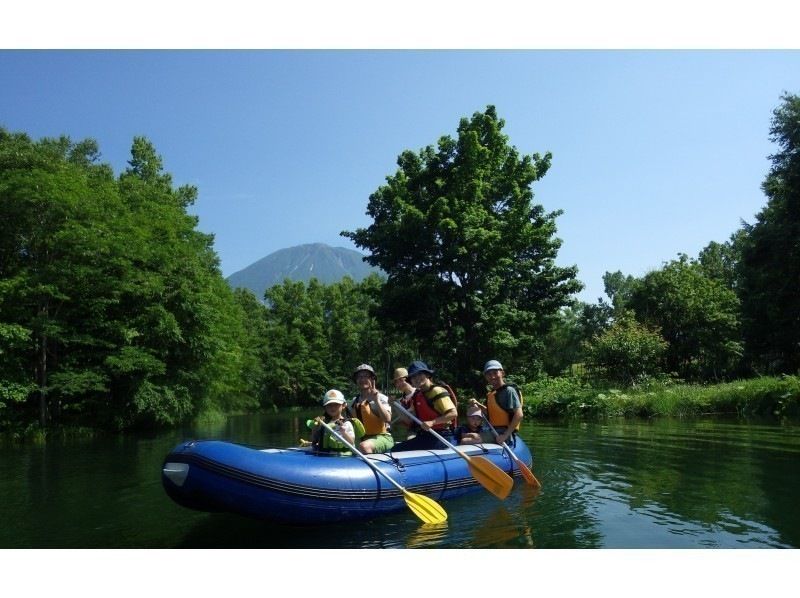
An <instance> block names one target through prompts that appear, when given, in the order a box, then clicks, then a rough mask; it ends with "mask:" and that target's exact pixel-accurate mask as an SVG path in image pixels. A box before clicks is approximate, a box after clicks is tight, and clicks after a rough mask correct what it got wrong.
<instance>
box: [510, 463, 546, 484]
mask: <svg viewBox="0 0 800 598" xmlns="http://www.w3.org/2000/svg"><path fill="white" fill-rule="evenodd" d="M515 461H516V463H517V466H518V467H519V470H520V472H521V473H522V477H523V478H525V481H526V482H528V484H530V485H531V486H536V487H537V488H541V487H542V484H541V482H539V480H537V479H536V476H535V475H533V472H532V471H531V470H530V469H528V466H527V465H525V464H524V463H523V462H522V461H521V460H520V459H515Z"/></svg>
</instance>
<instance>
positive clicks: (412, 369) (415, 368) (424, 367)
mask: <svg viewBox="0 0 800 598" xmlns="http://www.w3.org/2000/svg"><path fill="white" fill-rule="evenodd" d="M420 372H427V373H428V374H430V375H431V376H433V370H432V369H431V368H429V367H428V364H426V363H425V362H424V361H412V362H411V365H410V366H408V377H409V378H410V377H411V376H413V375H414V374H419V373H420Z"/></svg>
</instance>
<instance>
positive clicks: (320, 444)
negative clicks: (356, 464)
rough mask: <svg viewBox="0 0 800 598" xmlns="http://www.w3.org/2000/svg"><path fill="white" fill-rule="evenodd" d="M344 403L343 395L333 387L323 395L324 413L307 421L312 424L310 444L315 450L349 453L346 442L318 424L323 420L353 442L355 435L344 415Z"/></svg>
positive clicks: (345, 402)
mask: <svg viewBox="0 0 800 598" xmlns="http://www.w3.org/2000/svg"><path fill="white" fill-rule="evenodd" d="M346 404H347V401H345V400H344V395H343V394H342V393H341V392H340V391H338V390H336V389H335V388H332V389H331V390H329V391H328V392H326V393H325V394H324V395H323V397H322V406H323V407H324V409H325V414H324V415H323V416H321V417H316V418H314V419H313V420H309V421H308V424H310V426H313V427H312V433H311V446H312V448H313V449H314V450H315V451H321V452H328V453H341V454H342V455H350V454H351V451H350V449H348V448H347V445H346V444H344V443H343V442H342V441H341V440H339V439H338V438H336V437H335V436H334V435H333V434H331V433H330V432H328V430H326V429H325V426H322V425H320V422H321V421H324V422H325V423H326V424H329V425H330V426H331V427H332V428H333V429H334V430H336V432H338V433H339V434H340V435H341V436H342V437H343V438H346V439H347V441H348V442H349V443H350V444H355V441H356V435H355V431H354V429H353V424H352V422H350V420H348V419H346V418H345V417H344V408H345V405H346Z"/></svg>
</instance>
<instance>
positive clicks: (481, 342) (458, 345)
mask: <svg viewBox="0 0 800 598" xmlns="http://www.w3.org/2000/svg"><path fill="white" fill-rule="evenodd" d="M503 126H504V121H503V120H501V119H499V118H498V117H497V114H496V111H495V109H494V107H492V106H489V107H488V108H487V109H486V111H485V112H483V113H475V114H474V115H473V116H472V118H470V119H466V118H464V119H462V120H461V122H460V124H459V126H458V137H457V138H456V139H453V138H452V137H450V136H444V137H442V138H440V139H439V142H438V144H437V147H436V148H434V147H432V146H428V147H426V148H424V149H422V150H421V151H420V152H419V153H414V152H411V151H406V152H403V153H402V154H401V155H400V156H399V158H398V161H397V163H398V166H399V169H398V170H397V172H396V173H395V174H394V175H391V176H389V177H387V184H386V185H383V186H381V187H379V188H378V190H377V191H375V192H374V193H373V194H372V195H371V196H370V198H369V203H368V206H367V214H368V215H369V216H370V217H371V218H372V219H373V223H372V224H371V225H370V226H369V227H367V228H363V229H358V230H356V231H354V232H344V233H342V234H343V235H345V236H347V237H349V238H350V239H352V240H353V241H354V242H355V243H356V245H358V246H359V247H362V248H364V249H367V250H368V251H369V254H370V255H369V257H368V258H367V260H368V261H369V262H370V263H371V264H372V265H375V266H379V267H380V268H381V269H382V270H383V271H384V272H386V273H387V275H388V280H387V282H386V284H385V286H384V288H383V293H382V297H381V311H380V316H381V319H382V320H384V321H386V322H387V323H390V324H393V329H394V330H399V329H402V328H411V329H412V330H413V331H414V335H415V336H416V337H417V338H418V339H419V340H420V342H421V345H422V347H423V353H424V354H425V355H426V356H427V358H428V359H429V360H430V361H431V362H432V363H433V364H434V365H436V366H441V367H442V369H444V370H446V371H447V373H448V374H450V375H451V377H452V379H454V380H456V381H457V382H459V383H462V384H466V383H468V382H472V381H475V380H478V381H480V377H479V376H478V374H479V372H480V370H479V368H480V364H481V363H482V360H485V359H488V358H490V357H493V358H497V359H500V360H502V362H503V363H504V364H505V365H506V367H507V368H509V370H510V371H514V372H517V374H518V375H520V376H524V375H528V376H535V375H537V374H538V373H539V372H540V371H541V366H542V361H543V355H544V353H545V351H546V347H544V345H543V342H542V339H543V336H544V335H545V333H546V332H547V330H548V329H549V327H550V325H551V321H552V319H553V318H554V317H555V316H556V314H557V312H558V310H559V308H561V307H562V306H565V305H567V304H568V303H569V301H570V296H571V295H572V294H573V293H575V292H577V291H578V290H580V288H581V286H582V285H581V283H580V282H578V281H577V280H576V278H575V276H576V268H575V267H570V268H562V267H558V266H556V264H555V258H556V255H557V252H558V248H559V247H560V245H561V241H560V240H559V239H557V238H556V237H555V233H556V226H555V219H556V217H557V216H558V215H559V214H560V212H558V211H556V212H551V213H546V212H545V211H544V208H543V207H542V206H541V205H536V204H534V203H533V201H532V200H533V193H532V191H531V185H532V184H533V183H534V182H535V181H538V180H539V179H541V178H542V177H543V176H544V175H545V173H546V172H547V170H548V168H549V167H550V158H551V156H550V154H545V155H544V156H540V155H539V154H534V155H532V156H526V155H520V154H519V152H518V151H517V150H516V148H514V147H513V146H511V145H509V143H508V138H507V137H506V135H504V134H503V133H502V128H503Z"/></svg>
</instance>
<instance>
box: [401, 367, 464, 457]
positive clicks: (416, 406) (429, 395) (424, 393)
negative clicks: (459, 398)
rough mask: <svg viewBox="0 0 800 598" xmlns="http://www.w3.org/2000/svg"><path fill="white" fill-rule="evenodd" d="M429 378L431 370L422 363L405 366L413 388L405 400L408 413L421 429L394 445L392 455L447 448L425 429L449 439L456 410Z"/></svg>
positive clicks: (445, 394)
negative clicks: (411, 413) (400, 452)
mask: <svg viewBox="0 0 800 598" xmlns="http://www.w3.org/2000/svg"><path fill="white" fill-rule="evenodd" d="M432 376H433V370H432V369H430V368H429V367H428V366H427V365H426V364H425V362H423V361H414V362H412V363H411V365H410V366H408V380H409V382H410V383H411V385H412V386H413V387H414V388H415V390H414V392H413V394H412V395H411V396H410V397H409V399H410V407H409V408H408V410H409V411H412V412H413V413H414V415H415V416H416V417H417V419H419V420H420V421H421V422H422V426H421V427H420V429H419V430H418V432H417V434H416V436H414V437H413V438H409V439H408V440H404V441H403V442H400V443H398V444H396V445H394V448H393V449H392V451H393V452H395V451H414V450H430V449H444V448H447V445H446V444H444V443H443V442H442V441H440V440H439V439H438V438H437V437H436V436H434V435H433V434H431V433H430V431H429V430H431V429H433V430H435V431H436V432H437V433H438V434H439V435H440V436H443V437H444V438H445V439H447V440H450V438H452V436H453V423H454V421H455V419H456V418H457V417H458V411H457V409H456V406H455V403H454V402H453V399H452V397H451V396H450V393H449V392H448V391H447V389H446V388H444V387H442V386H437V385H435V384H434V383H433V380H432V379H431V377H432ZM404 419H406V418H404Z"/></svg>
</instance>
